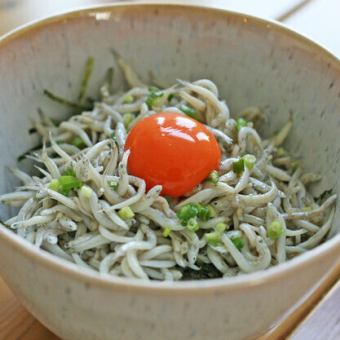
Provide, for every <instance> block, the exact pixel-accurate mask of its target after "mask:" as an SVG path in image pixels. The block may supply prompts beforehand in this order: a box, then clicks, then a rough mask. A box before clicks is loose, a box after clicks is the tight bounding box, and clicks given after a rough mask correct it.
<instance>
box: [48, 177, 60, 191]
mask: <svg viewBox="0 0 340 340" xmlns="http://www.w3.org/2000/svg"><path fill="white" fill-rule="evenodd" d="M59 187H60V185H59V181H58V180H57V179H52V181H51V182H50V183H49V185H48V188H49V189H51V190H53V191H59Z"/></svg>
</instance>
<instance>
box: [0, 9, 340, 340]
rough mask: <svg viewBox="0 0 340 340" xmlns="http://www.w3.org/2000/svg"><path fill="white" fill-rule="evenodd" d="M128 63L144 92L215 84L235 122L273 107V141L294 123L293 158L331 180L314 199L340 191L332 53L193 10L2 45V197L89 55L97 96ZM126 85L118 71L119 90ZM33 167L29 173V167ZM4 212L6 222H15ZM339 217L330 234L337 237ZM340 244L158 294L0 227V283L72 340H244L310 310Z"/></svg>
mask: <svg viewBox="0 0 340 340" xmlns="http://www.w3.org/2000/svg"><path fill="white" fill-rule="evenodd" d="M112 48H114V49H115V50H116V51H118V52H119V53H120V54H121V55H122V56H123V57H124V58H125V59H126V60H127V61H128V62H129V63H130V64H131V65H132V67H133V68H134V69H136V71H137V72H138V73H139V74H140V75H141V76H142V78H143V79H144V80H145V81H149V80H150V79H149V77H150V76H149V72H150V71H152V72H153V73H154V74H155V75H156V77H157V78H158V79H159V80H160V81H163V82H166V83H169V84H171V83H172V82H174V81H175V79H176V78H182V79H189V80H194V79H198V78H201V77H204V78H210V79H212V80H214V81H215V82H216V83H217V85H218V86H219V88H220V91H221V93H220V94H221V97H223V98H226V100H227V103H228V104H229V106H230V109H231V111H232V112H236V113H237V112H239V111H240V110H241V109H242V108H244V107H246V106H253V105H258V106H261V107H265V108H266V110H267V112H268V113H269V121H268V124H267V125H266V127H265V131H266V133H268V132H272V131H274V130H275V129H277V128H278V127H279V126H281V125H282V124H283V123H284V122H285V121H286V120H287V118H288V115H289V114H293V117H294V123H295V124H294V129H293V132H292V136H291V139H290V141H289V143H288V147H289V149H290V150H291V151H292V152H294V153H296V155H298V156H299V157H300V158H301V161H302V163H303V164H304V166H305V168H307V169H309V170H312V171H317V172H319V173H322V174H323V176H324V180H323V181H322V183H321V184H319V185H316V186H315V187H313V188H312V190H313V193H314V194H315V195H319V194H321V193H322V192H323V191H324V190H328V189H333V190H334V191H335V192H340V190H339V189H340V182H339V181H338V177H339V171H340V167H339V162H340V139H339V138H338V129H339V127H340V115H339V114H340V98H339V97H340V66H339V61H338V60H337V59H336V58H335V57H333V56H332V55H330V54H329V53H328V52H326V51H325V50H324V49H322V48H321V47H319V46H317V45H316V44H314V43H312V42H310V41H308V40H307V39H305V38H303V37H301V36H299V35H297V34H296V33H294V32H291V31H289V30H287V29H285V28H283V27H281V26H278V25H276V24H274V23H271V22H267V21H263V20H260V19H256V18H251V17H249V16H244V15H242V14H236V13H230V12H225V11H218V10H212V9H206V8H199V7H191V6H178V5H176V6H171V5H141V4H136V5H129V4H123V5H121V4H118V5H113V6H109V7H101V8H97V9H96V8H93V9H89V10H83V11H79V12H74V13H71V14H65V15H61V16H58V17H55V18H51V19H47V20H45V21H43V22H39V23H36V24H34V25H32V26H28V27H26V28H23V29H21V30H18V31H16V32H14V33H12V34H10V35H8V36H6V37H4V38H3V39H2V40H1V41H0V75H1V76H0V114H1V125H0V138H1V144H0V150H1V155H2V158H1V160H2V166H1V168H0V178H1V180H0V192H6V191H9V190H10V189H11V188H12V187H13V185H14V184H15V181H14V180H13V179H12V178H11V177H10V175H9V173H8V170H7V167H10V166H15V157H16V155H18V154H20V153H22V152H23V151H26V149H27V148H28V147H30V146H31V145H33V144H34V142H36V141H34V138H32V136H29V134H28V133H27V130H28V128H29V127H30V124H31V120H32V119H36V118H37V114H36V109H37V107H40V108H42V109H43V110H45V111H46V112H47V113H48V114H50V115H52V116H53V115H54V116H55V117H62V116H65V115H66V111H65V110H64V109H63V108H62V107H60V106H58V105H57V104H53V103H50V102H49V101H48V100H47V99H46V98H44V97H43V96H42V92H43V89H45V88H47V89H49V90H51V91H53V92H56V93H59V94H61V95H65V96H68V97H69V98H75V97H76V95H77V91H78V89H79V81H80V79H79V78H80V74H81V71H82V67H83V65H84V62H85V60H86V58H87V57H88V56H93V57H94V58H95V76H94V79H93V80H92V82H91V89H90V90H91V93H92V95H95V94H96V91H97V88H98V86H99V84H100V83H101V82H102V80H103V78H104V74H105V70H106V69H107V68H108V67H110V66H112V64H113V63H114V61H113V58H112V53H111V49H112ZM121 83H122V81H121V74H120V73H119V72H116V78H115V87H116V88H119V86H120V84H121ZM24 166H26V165H25V164H24ZM10 214H11V211H10V209H5V208H3V207H2V208H1V218H5V217H6V216H8V215H10ZM339 218H340V217H339V209H337V214H336V223H335V225H334V228H333V230H332V233H331V235H332V236H334V235H335V234H337V232H338V231H339ZM339 253H340V236H339V235H336V236H334V237H333V238H332V239H330V240H328V241H327V242H326V243H324V244H323V245H321V246H320V247H318V248H316V249H314V250H312V251H310V252H309V253H307V254H303V255H301V256H299V257H298V258H296V259H294V260H292V261H290V262H288V263H286V264H283V265H280V266H277V267H275V268H272V269H270V270H267V271H264V272H261V273H254V274H250V275H245V276H241V277H238V278H232V279H225V280H213V281H200V282H181V283H158V282H151V283H149V282H141V281H127V280H121V279H116V278H111V277H104V276H103V277H100V276H99V275H96V274H93V273H91V272H88V271H86V270H81V269H79V268H76V267H75V266H74V265H73V264H69V263H65V262H64V261H62V260H60V259H57V258H55V257H53V256H52V255H50V254H46V253H44V252H41V251H39V250H37V249H35V248H34V247H33V246H31V245H29V244H26V242H24V241H23V240H21V239H19V237H17V236H16V235H15V234H13V233H12V232H11V231H9V230H7V229H6V228H5V227H3V226H2V225H0V274H1V275H2V276H3V278H4V279H5V281H6V282H7V283H8V284H9V286H10V287H11V289H13V291H14V292H15V293H16V294H17V296H18V297H19V298H20V300H21V301H22V302H23V303H24V305H25V306H26V307H27V308H28V309H29V310H30V311H31V312H32V313H33V314H34V315H35V316H36V317H37V318H38V319H39V320H40V321H41V322H43V323H44V324H45V325H46V326H47V327H49V328H50V329H51V330H52V331H54V332H55V333H56V334H58V335H59V336H61V337H62V338H65V339H127V340H130V339H210V338H215V339H226V338H228V339H247V338H253V337H255V336H256V335H259V334H261V333H263V332H265V331H266V330H268V329H269V328H270V327H271V326H272V325H274V324H275V322H277V321H278V320H279V319H280V318H281V317H282V316H283V315H284V314H285V313H287V311H289V310H290V309H291V308H293V307H294V306H296V305H297V303H299V302H301V301H302V299H303V298H305V297H306V296H307V295H308V294H309V293H310V292H311V291H312V290H313V289H314V288H315V287H316V286H317V285H318V283H319V282H320V280H321V279H322V278H323V276H324V275H325V274H326V273H327V272H328V271H329V270H330V269H331V268H332V266H334V265H335V263H337V262H338V261H339Z"/></svg>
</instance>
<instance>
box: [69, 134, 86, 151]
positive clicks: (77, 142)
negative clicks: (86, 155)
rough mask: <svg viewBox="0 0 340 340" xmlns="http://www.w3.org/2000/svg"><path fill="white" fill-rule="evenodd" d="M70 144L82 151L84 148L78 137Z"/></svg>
mask: <svg viewBox="0 0 340 340" xmlns="http://www.w3.org/2000/svg"><path fill="white" fill-rule="evenodd" d="M71 144H72V145H74V146H76V147H77V148H79V149H82V148H83V147H84V146H85V143H84V141H83V140H82V139H81V138H80V137H79V136H77V137H74V138H73V139H72V141H71Z"/></svg>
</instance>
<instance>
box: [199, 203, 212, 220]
mask: <svg viewBox="0 0 340 340" xmlns="http://www.w3.org/2000/svg"><path fill="white" fill-rule="evenodd" d="M197 207H198V214H197V216H198V218H199V219H200V220H202V221H208V220H209V218H210V209H209V208H208V206H204V205H201V204H198V205H197Z"/></svg>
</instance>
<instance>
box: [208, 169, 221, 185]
mask: <svg viewBox="0 0 340 340" xmlns="http://www.w3.org/2000/svg"><path fill="white" fill-rule="evenodd" d="M219 179H220V175H219V174H218V172H217V171H216V170H214V171H212V172H211V173H210V175H209V177H208V181H209V182H211V183H213V184H217V182H218V180H219Z"/></svg>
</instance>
